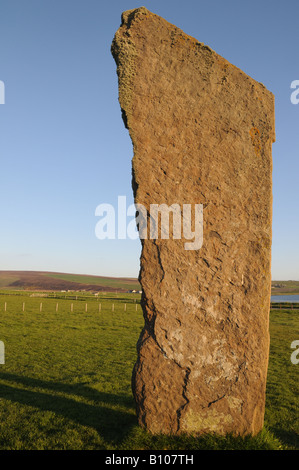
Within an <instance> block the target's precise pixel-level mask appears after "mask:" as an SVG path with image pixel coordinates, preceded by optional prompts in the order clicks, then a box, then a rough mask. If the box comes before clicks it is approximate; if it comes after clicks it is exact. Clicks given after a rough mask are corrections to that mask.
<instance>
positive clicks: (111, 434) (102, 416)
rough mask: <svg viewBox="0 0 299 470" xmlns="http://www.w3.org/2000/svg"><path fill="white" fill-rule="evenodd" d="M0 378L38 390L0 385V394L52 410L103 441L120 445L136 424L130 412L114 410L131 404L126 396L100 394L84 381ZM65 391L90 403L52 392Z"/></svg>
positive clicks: (12, 376) (22, 402) (4, 374)
mask: <svg viewBox="0 0 299 470" xmlns="http://www.w3.org/2000/svg"><path fill="white" fill-rule="evenodd" d="M0 379H2V380H5V381H11V382H13V383H15V384H19V385H23V386H25V387H28V388H29V387H30V388H37V389H39V390H36V391H32V390H25V389H21V388H18V387H14V386H13V385H6V384H2V383H1V384H0V397H1V398H4V399H7V400H10V401H13V402H18V403H20V404H22V405H28V406H32V407H35V408H38V409H40V410H42V411H52V412H54V413H57V414H58V415H60V416H63V417H64V418H67V419H69V420H72V421H74V422H75V423H78V424H80V425H82V426H89V427H92V428H93V429H95V430H96V431H97V432H98V433H99V434H100V435H101V437H102V438H103V439H105V441H107V442H108V443H113V444H120V443H121V442H122V441H123V439H125V438H126V436H127V435H128V434H129V432H130V430H131V428H132V427H133V426H135V425H136V424H137V419H136V417H135V416H134V415H132V414H131V413H130V412H126V411H123V410H117V409H113V408H112V406H121V407H127V408H129V407H130V408H131V407H132V404H133V402H132V399H131V398H130V397H128V396H121V395H120V396H118V395H115V394H108V393H102V392H99V391H97V390H94V389H92V388H90V387H88V386H85V385H84V384H75V385H68V384H63V383H60V382H47V381H43V380H40V379H33V378H29V377H22V376H19V375H15V374H8V373H1V374H0ZM47 391H48V392H56V393H65V394H69V395H72V396H73V397H74V396H77V397H81V398H84V399H89V400H91V401H93V404H88V403H83V402H82V401H77V400H76V399H74V398H72V397H64V396H59V395H54V394H53V393H47Z"/></svg>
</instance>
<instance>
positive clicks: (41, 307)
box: [39, 302, 43, 312]
mask: <svg viewBox="0 0 299 470" xmlns="http://www.w3.org/2000/svg"><path fill="white" fill-rule="evenodd" d="M42 309H43V303H42V302H41V303H40V306H39V311H40V312H41V311H42Z"/></svg>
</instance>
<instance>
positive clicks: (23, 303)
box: [23, 302, 25, 312]
mask: <svg viewBox="0 0 299 470" xmlns="http://www.w3.org/2000/svg"><path fill="white" fill-rule="evenodd" d="M23 312H25V302H23Z"/></svg>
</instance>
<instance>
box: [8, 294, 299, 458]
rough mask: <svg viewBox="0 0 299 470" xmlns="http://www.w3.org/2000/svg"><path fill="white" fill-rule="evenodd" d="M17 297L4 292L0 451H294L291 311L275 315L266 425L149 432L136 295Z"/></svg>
mask: <svg viewBox="0 0 299 470" xmlns="http://www.w3.org/2000/svg"><path fill="white" fill-rule="evenodd" d="M19 294H20V295H18V296H12V295H1V296H0V340H2V341H3V342H4V343H5V348H6V349H5V365H0V449H1V450H3V449H16V450H17V449H18V450H21V449H26V450H27V449H40V450H42V449H78V450H83V449H112V450H117V449H128V450H134V449H150V450H162V449H167V450H189V449H298V447H299V445H298V431H299V430H298V398H297V396H298V389H297V382H298V371H299V365H294V364H292V363H291V361H290V356H291V353H292V350H291V349H290V344H291V342H292V341H293V340H295V339H299V320H298V313H296V310H275V311H272V312H271V354H270V364H269V373H268V386H267V403H266V415H265V428H264V430H263V431H262V432H261V433H260V434H259V435H258V436H256V437H246V438H234V437H232V436H226V437H219V436H218V437H217V436H205V437H201V438H199V437H192V436H180V437H169V436H163V435H162V436H152V435H151V434H149V433H147V432H146V431H144V430H143V429H141V428H140V427H139V426H138V425H137V422H136V416H135V409H134V402H133V398H132V394H131V373H132V368H133V364H134V362H135V359H136V341H137V339H138V336H139V333H140V330H141V328H142V325H143V318H142V312H141V308H140V305H139V304H138V303H137V311H136V304H135V298H136V299H137V298H139V297H140V296H139V297H138V296H135V298H134V297H132V296H131V295H129V294H128V295H123V294H122V295H121V296H119V297H121V299H122V300H119V301H117V300H116V298H115V296H113V295H111V294H109V295H108V294H107V295H106V296H101V298H100V299H99V300H98V301H97V300H95V299H94V298H93V299H92V298H90V299H89V298H87V299H88V300H87V301H86V300H82V301H79V300H78V301H75V300H70V299H68V298H66V299H48V298H30V297H29V295H28V293H26V294H25V293H24V294H23V293H19ZM4 302H7V311H6V312H4ZM23 302H25V312H22V306H23ZM41 302H42V304H43V306H42V312H40V311H39V309H40V303H41ZM57 302H58V304H59V309H58V312H56V304H57ZM86 302H87V304H88V309H87V312H86V311H85V305H86ZM71 303H73V312H71ZM99 303H100V304H101V311H100V312H99ZM112 304H114V311H112ZM125 304H126V311H125Z"/></svg>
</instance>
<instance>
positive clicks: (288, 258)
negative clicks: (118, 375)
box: [0, 0, 299, 280]
mask: <svg viewBox="0 0 299 470" xmlns="http://www.w3.org/2000/svg"><path fill="white" fill-rule="evenodd" d="M142 5H143V6H146V7H147V8H148V9H149V10H151V11H152V12H154V13H157V14H158V15H160V16H163V17H164V18H165V19H166V20H168V21H169V22H171V23H173V24H175V25H177V26H178V27H180V28H182V29H183V30H184V31H185V33H187V34H190V35H191V36H194V37H195V38H196V39H198V40H199V41H201V42H204V43H205V44H207V45H209V46H210V47H211V48H212V49H214V50H215V51H216V52H217V53H218V54H220V55H222V56H223V57H225V58H226V59H227V60H229V61H230V62H231V63H233V64H234V65H236V66H238V67H239V68H241V69H242V70H243V71H244V72H246V73H247V74H248V75H250V76H251V77H252V78H254V79H256V80H257V81H259V82H262V83H264V85H265V86H266V87H267V88H268V89H269V90H271V91H272V92H273V93H274V95H275V98H276V143H275V144H274V145H273V165H274V166H273V182H274V188H273V196H274V201H273V246H272V277H273V279H297V280H299V249H298V240H299V217H298V199H299V183H298V175H299V152H298V150H299V104H298V105H293V104H291V101H290V95H291V92H292V90H291V89H290V84H291V82H292V81H293V80H299V69H298V42H299V41H298V39H299V38H298V36H299V28H298V18H299V2H298V0H289V1H288V0H286V1H284V2H278V1H270V0H259V1H257V0H252V1H250V2H245V1H240V0H226V1H223V0H210V1H208V2H207V1H200V0H185V1H184V2H182V1H181V0H172V1H170V0H166V1H161V0H160V1H156V0H154V1H146V0H143V1H142V3H136V1H118V0H110V1H109V2H102V1H100V0H51V1H50V0H26V1H24V0H2V1H1V3H0V80H2V81H3V82H4V83H5V87H6V88H5V95H6V96H5V98H6V103H5V105H0V132H1V138H0V158H1V176H0V178H1V184H0V201H1V202H0V220H1V232H0V240H1V243H0V269H1V270H6V269H11V270H43V271H47V270H48V271H62V272H72V273H85V274H98V275H109V276H137V275H138V271H139V256H140V242H139V240H135V241H133V240H102V241H100V240H98V239H97V238H96V236H95V225H96V222H97V220H98V219H97V218H96V217H95V209H96V207H97V206H98V205H99V204H101V203H111V204H116V202H117V197H118V195H126V196H127V202H128V204H131V203H132V202H133V198H132V190H131V158H132V144H131V141H130V137H129V134H128V132H127V130H126V129H125V128H124V125H123V122H122V119H121V113H120V108H119V104H118V87H117V76H116V66H115V63H114V60H113V58H112V56H111V53H110V45H111V42H112V39H113V36H114V33H115V31H116V30H117V29H118V27H119V25H120V16H121V13H122V11H124V10H128V9H132V8H137V7H139V6H142Z"/></svg>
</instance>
